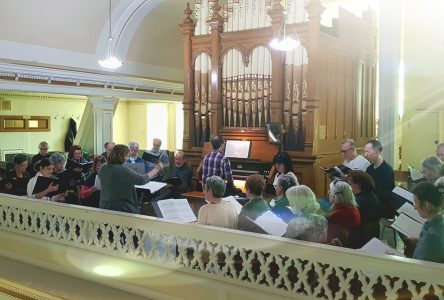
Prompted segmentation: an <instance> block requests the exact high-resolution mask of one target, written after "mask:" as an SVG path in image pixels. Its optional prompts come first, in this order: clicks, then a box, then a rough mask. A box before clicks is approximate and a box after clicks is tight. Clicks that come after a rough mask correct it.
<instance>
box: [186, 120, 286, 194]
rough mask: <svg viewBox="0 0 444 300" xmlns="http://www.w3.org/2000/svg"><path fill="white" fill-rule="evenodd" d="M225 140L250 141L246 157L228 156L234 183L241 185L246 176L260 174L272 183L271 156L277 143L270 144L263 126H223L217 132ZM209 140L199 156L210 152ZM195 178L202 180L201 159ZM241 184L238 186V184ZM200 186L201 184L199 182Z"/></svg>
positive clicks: (276, 147) (274, 152) (273, 174)
mask: <svg viewBox="0 0 444 300" xmlns="http://www.w3.org/2000/svg"><path fill="white" fill-rule="evenodd" d="M219 134H220V135H221V136H222V137H223V138H224V140H225V141H227V140H244V141H245V140H248V141H250V142H251V146H250V153H249V157H248V158H230V163H231V171H232V173H233V178H234V180H235V181H236V182H235V185H236V186H237V187H239V188H241V187H243V182H245V179H246V178H247V176H249V175H252V174H260V175H262V176H263V177H264V179H265V180H266V182H267V183H269V184H272V183H273V179H274V176H275V174H276V171H275V168H274V165H273V157H274V155H275V154H276V153H277V152H279V145H276V144H270V143H269V142H268V137H267V135H266V133H265V129H264V128H243V129H241V130H239V129H238V128H225V129H223V130H221V131H220V133H219ZM211 150H212V146H211V143H210V142H206V143H205V144H204V147H203V148H202V155H201V158H202V160H203V158H204V157H205V155H206V154H207V153H209V152H211ZM195 178H196V180H197V181H198V182H199V183H201V180H202V161H201V162H200V165H199V167H198V168H197V170H196V176H195ZM236 183H237V184H236ZM239 184H240V185H241V186H238V185H239ZM200 186H201V184H200Z"/></svg>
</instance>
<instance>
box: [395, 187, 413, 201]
mask: <svg viewBox="0 0 444 300" xmlns="http://www.w3.org/2000/svg"><path fill="white" fill-rule="evenodd" d="M392 193H394V194H395V195H397V196H400V197H402V198H403V199H404V202H405V201H408V202H410V203H411V204H413V194H412V193H410V192H409V191H407V190H406V189H403V188H402V187H399V186H395V188H394V189H393V190H392Z"/></svg>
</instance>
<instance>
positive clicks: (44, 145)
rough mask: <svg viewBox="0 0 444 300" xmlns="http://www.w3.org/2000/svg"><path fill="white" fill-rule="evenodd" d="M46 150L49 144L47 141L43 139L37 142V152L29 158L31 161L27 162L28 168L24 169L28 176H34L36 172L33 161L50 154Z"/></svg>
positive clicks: (47, 156)
mask: <svg viewBox="0 0 444 300" xmlns="http://www.w3.org/2000/svg"><path fill="white" fill-rule="evenodd" d="M48 150H49V145H48V143H47V142H45V141H43V142H40V143H39V153H37V154H36V155H34V156H33V157H32V158H31V162H30V163H29V164H28V168H27V169H26V171H27V172H28V174H29V176H30V177H34V175H35V173H36V171H35V169H34V166H35V163H36V162H38V161H40V160H42V159H43V158H49V156H50V154H49V153H48Z"/></svg>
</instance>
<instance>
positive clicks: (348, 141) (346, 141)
mask: <svg viewBox="0 0 444 300" xmlns="http://www.w3.org/2000/svg"><path fill="white" fill-rule="evenodd" d="M347 143H348V144H350V147H351V148H352V149H356V142H355V141H354V140H353V139H344V140H342V142H341V145H344V144H347Z"/></svg>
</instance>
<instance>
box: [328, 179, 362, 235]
mask: <svg viewBox="0 0 444 300" xmlns="http://www.w3.org/2000/svg"><path fill="white" fill-rule="evenodd" d="M332 200H333V208H332V209H331V210H330V212H329V213H328V214H327V215H326V218H327V220H328V236H327V239H328V240H332V239H334V238H337V237H341V235H342V234H343V233H344V231H345V230H348V231H350V230H354V229H357V228H358V227H359V225H360V224H361V215H360V213H359V210H358V204H357V203H356V200H355V196H354V195H353V191H352V189H351V187H350V185H349V184H348V183H346V182H344V181H337V182H336V183H335V192H334V195H333V198H332Z"/></svg>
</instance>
